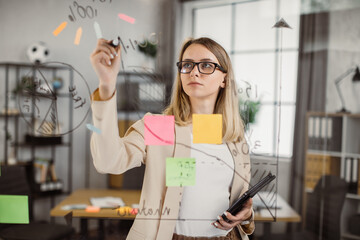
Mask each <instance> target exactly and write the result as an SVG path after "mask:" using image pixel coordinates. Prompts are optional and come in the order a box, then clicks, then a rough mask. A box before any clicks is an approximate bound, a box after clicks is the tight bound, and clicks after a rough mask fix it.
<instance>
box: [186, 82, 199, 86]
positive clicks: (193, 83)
mask: <svg viewBox="0 0 360 240" xmlns="http://www.w3.org/2000/svg"><path fill="white" fill-rule="evenodd" d="M188 85H202V84H201V83H198V82H189V83H188Z"/></svg>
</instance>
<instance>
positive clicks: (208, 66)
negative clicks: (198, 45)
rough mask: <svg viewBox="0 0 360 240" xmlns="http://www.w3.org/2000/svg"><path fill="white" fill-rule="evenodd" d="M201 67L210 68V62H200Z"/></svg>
mask: <svg viewBox="0 0 360 240" xmlns="http://www.w3.org/2000/svg"><path fill="white" fill-rule="evenodd" d="M201 67H202V68H212V65H211V63H202V64H201Z"/></svg>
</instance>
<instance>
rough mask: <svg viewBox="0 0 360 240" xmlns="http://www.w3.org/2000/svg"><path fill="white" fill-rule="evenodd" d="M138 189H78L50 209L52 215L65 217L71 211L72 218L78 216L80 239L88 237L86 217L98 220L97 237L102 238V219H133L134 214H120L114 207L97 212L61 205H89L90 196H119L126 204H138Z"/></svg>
mask: <svg viewBox="0 0 360 240" xmlns="http://www.w3.org/2000/svg"><path fill="white" fill-rule="evenodd" d="M140 193H141V191H140V190H109V189H79V190H76V191H74V192H73V193H72V194H71V195H69V196H68V197H66V198H65V199H64V200H63V201H62V202H60V203H59V204H58V205H56V206H55V207H54V208H53V209H51V211H50V216H52V217H65V216H66V215H67V214H69V213H71V212H72V217H73V218H80V231H81V237H82V238H81V239H88V219H98V220H99V239H104V235H105V233H104V219H127V220H133V219H134V218H135V215H131V214H126V215H120V214H118V212H117V211H116V209H110V208H108V209H100V211H99V212H86V211H85V210H80V209H72V210H62V209H61V207H63V206H65V205H72V204H87V205H90V198H91V197H121V198H122V200H123V201H124V203H125V205H126V206H131V205H132V204H138V203H139V201H140Z"/></svg>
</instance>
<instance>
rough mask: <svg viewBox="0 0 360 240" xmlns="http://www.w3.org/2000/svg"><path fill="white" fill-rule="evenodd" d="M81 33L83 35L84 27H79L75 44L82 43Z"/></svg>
mask: <svg viewBox="0 0 360 240" xmlns="http://www.w3.org/2000/svg"><path fill="white" fill-rule="evenodd" d="M81 35H82V28H81V27H79V28H78V29H77V31H76V35H75V39H74V44H75V45H79V44H80V39H81Z"/></svg>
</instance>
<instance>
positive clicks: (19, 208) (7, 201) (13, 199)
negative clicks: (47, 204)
mask: <svg viewBox="0 0 360 240" xmlns="http://www.w3.org/2000/svg"><path fill="white" fill-rule="evenodd" d="M0 223H29V205H28V196H25V195H0Z"/></svg>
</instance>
